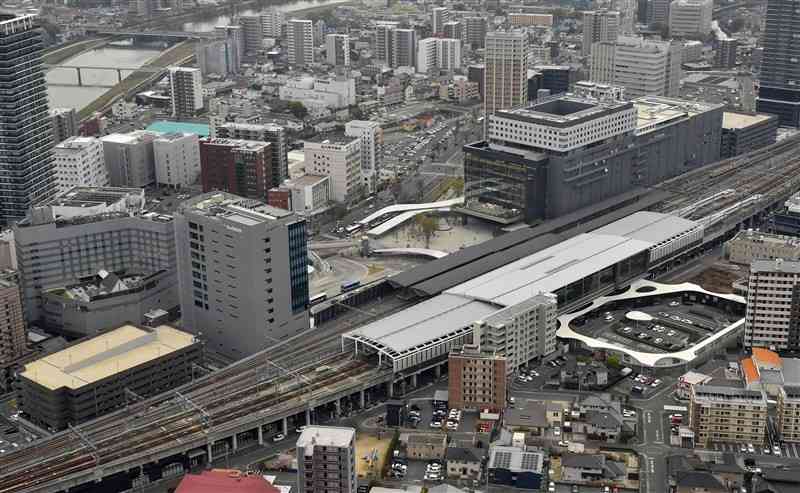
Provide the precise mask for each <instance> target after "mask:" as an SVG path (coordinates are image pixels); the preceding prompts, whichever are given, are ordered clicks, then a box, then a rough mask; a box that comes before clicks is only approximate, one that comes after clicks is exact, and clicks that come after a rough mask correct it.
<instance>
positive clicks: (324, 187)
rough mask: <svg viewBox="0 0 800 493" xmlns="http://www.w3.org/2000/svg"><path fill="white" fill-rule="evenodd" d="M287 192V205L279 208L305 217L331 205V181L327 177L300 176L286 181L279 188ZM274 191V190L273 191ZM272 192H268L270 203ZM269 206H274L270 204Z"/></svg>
mask: <svg viewBox="0 0 800 493" xmlns="http://www.w3.org/2000/svg"><path fill="white" fill-rule="evenodd" d="M281 189H282V190H286V192H287V194H286V195H287V199H286V200H287V201H288V204H287V203H285V202H284V204H281V207H282V208H284V209H287V210H291V211H294V212H301V213H303V214H304V215H305V216H306V217H310V216H313V215H314V214H316V213H318V212H322V211H323V210H325V209H327V208H328V206H330V204H331V179H330V177H328V176H319V175H302V176H298V177H297V178H292V179H290V180H286V181H285V182H284V184H283V187H281ZM273 190H275V189H273ZM273 190H270V192H269V196H270V197H269V198H270V202H272V198H273V195H275V194H274V193H273ZM270 205H274V204H272V203H270Z"/></svg>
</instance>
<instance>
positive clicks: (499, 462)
mask: <svg viewBox="0 0 800 493" xmlns="http://www.w3.org/2000/svg"><path fill="white" fill-rule="evenodd" d="M494 467H496V468H500V469H510V468H511V452H497V453H495V455H494Z"/></svg>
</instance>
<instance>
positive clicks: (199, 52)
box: [194, 39, 230, 77]
mask: <svg viewBox="0 0 800 493" xmlns="http://www.w3.org/2000/svg"><path fill="white" fill-rule="evenodd" d="M227 53H228V42H227V41H226V40H224V39H211V40H207V41H203V42H198V43H197V45H196V46H195V48H194V54H195V57H197V66H198V67H199V68H200V73H201V74H202V75H204V76H206V77H208V76H209V75H211V74H217V75H221V76H223V77H224V76H227V75H229V73H230V72H229V71H228V69H229V67H228V55H227Z"/></svg>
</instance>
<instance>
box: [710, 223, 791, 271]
mask: <svg viewBox="0 0 800 493" xmlns="http://www.w3.org/2000/svg"><path fill="white" fill-rule="evenodd" d="M725 249H726V252H727V254H728V260H730V261H731V262H733V263H734V264H742V265H750V263H751V262H752V261H754V260H775V259H783V260H790V261H794V260H800V239H798V238H797V237H794V236H785V235H778V234H774V233H767V232H763V231H754V230H752V229H747V230H743V231H739V232H738V233H736V236H734V237H733V238H731V239H730V240H728V242H727V243H725Z"/></svg>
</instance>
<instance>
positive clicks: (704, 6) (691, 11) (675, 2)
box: [669, 0, 714, 37]
mask: <svg viewBox="0 0 800 493" xmlns="http://www.w3.org/2000/svg"><path fill="white" fill-rule="evenodd" d="M713 10H714V2H713V1H712V0H672V3H671V4H670V6H669V35H670V36H702V37H705V36H708V33H710V32H711V14H712V13H713Z"/></svg>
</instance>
